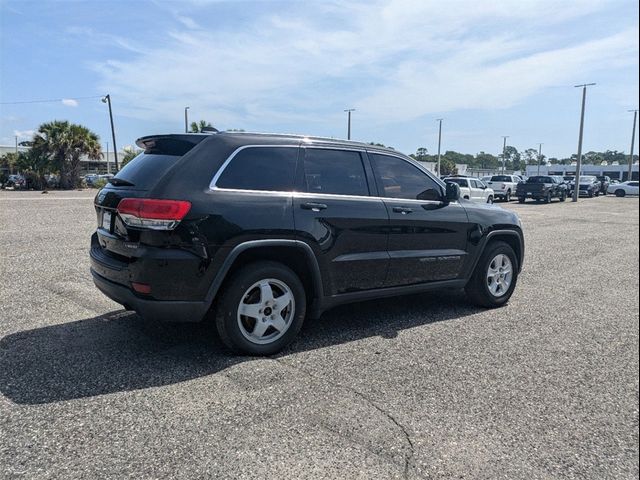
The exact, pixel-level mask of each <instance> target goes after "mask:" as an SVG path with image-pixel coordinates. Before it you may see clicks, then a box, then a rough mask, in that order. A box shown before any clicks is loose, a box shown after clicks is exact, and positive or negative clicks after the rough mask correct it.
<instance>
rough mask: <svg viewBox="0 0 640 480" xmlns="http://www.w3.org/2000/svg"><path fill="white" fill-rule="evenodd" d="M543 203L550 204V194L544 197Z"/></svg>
mask: <svg viewBox="0 0 640 480" xmlns="http://www.w3.org/2000/svg"><path fill="white" fill-rule="evenodd" d="M544 203H551V192H549V193H547V196H546V197H544Z"/></svg>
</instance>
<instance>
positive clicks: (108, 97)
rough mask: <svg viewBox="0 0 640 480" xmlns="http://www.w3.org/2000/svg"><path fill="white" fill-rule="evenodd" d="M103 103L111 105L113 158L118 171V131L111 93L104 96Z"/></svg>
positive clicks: (110, 119)
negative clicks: (114, 118) (115, 125)
mask: <svg viewBox="0 0 640 480" xmlns="http://www.w3.org/2000/svg"><path fill="white" fill-rule="evenodd" d="M102 103H106V104H108V105H109V121H110V122H111V140H113V159H114V160H115V167H116V172H117V171H118V147H116V131H115V129H114V128H113V112H112V111H111V95H109V94H107V95H105V96H104V97H102Z"/></svg>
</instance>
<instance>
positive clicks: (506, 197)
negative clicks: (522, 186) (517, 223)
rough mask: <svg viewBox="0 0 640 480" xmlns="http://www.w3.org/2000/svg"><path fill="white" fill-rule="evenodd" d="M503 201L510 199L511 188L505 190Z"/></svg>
mask: <svg viewBox="0 0 640 480" xmlns="http://www.w3.org/2000/svg"><path fill="white" fill-rule="evenodd" d="M504 201H505V202H510V201H511V190H509V191H507V194H506V195H505V196H504Z"/></svg>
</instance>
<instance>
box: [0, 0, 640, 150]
mask: <svg viewBox="0 0 640 480" xmlns="http://www.w3.org/2000/svg"><path fill="white" fill-rule="evenodd" d="M0 68H1V70H0V72H1V77H0V102H2V103H3V104H2V105H0V144H13V142H14V135H20V136H21V139H26V137H28V136H29V134H30V132H31V131H33V130H34V129H36V128H37V126H38V125H39V124H40V123H42V122H45V121H49V120H52V119H66V120H70V121H72V122H76V123H82V124H84V125H86V126H88V127H89V128H91V129H92V130H94V131H95V132H96V133H98V134H99V135H100V137H101V141H102V143H103V145H104V143H105V142H107V141H110V130H109V123H108V115H107V110H106V106H105V105H104V104H103V103H101V102H100V99H99V98H92V99H79V100H71V99H74V98H78V97H91V96H99V95H102V94H105V93H110V94H111V96H112V98H113V108H114V115H115V123H116V133H117V141H118V144H119V147H122V146H124V145H128V144H132V143H133V142H134V141H135V139H136V138H137V137H140V136H143V135H147V134H151V133H160V132H179V131H181V130H182V129H183V128H184V120H183V118H184V117H183V115H184V110H183V109H184V107H185V106H189V107H190V111H189V114H190V119H191V120H198V119H206V120H208V121H211V122H212V123H213V124H214V125H215V126H216V127H218V128H220V129H229V128H243V129H245V130H251V131H266V132H293V133H303V134H313V135H323V136H333V137H345V136H346V114H345V113H343V110H344V109H345V108H355V109H356V111H355V112H354V114H353V127H352V132H353V133H352V138H353V139H355V140H362V141H375V142H381V143H384V144H386V145H392V146H394V147H395V148H397V149H399V150H401V151H403V152H405V153H412V152H414V151H415V150H416V148H418V147H421V146H425V147H426V148H427V149H428V150H429V151H430V152H434V151H435V150H436V149H437V122H436V119H437V118H440V117H443V118H444V123H443V149H444V150H457V151H461V152H464V153H477V152H479V151H485V152H489V153H494V154H496V153H498V151H499V150H501V147H502V139H501V138H500V136H501V135H509V136H510V139H509V144H511V145H514V146H515V147H517V148H518V149H520V150H523V149H525V148H530V147H533V148H537V144H538V142H543V143H544V145H543V152H544V153H546V154H547V155H548V156H558V157H563V156H568V155H570V154H572V153H575V151H576V147H577V145H576V144H577V136H578V135H577V134H578V122H579V113H580V98H581V97H580V95H581V92H580V91H579V89H576V88H573V85H574V84H578V83H584V82H597V85H596V86H595V87H593V88H592V89H590V90H589V92H588V96H587V119H586V125H585V141H584V142H585V143H584V148H585V150H586V151H588V150H604V149H617V150H624V151H626V152H628V151H629V146H630V140H631V122H632V114H630V113H627V110H629V109H631V108H637V107H638V83H639V80H638V2H637V1H635V0H611V1H608V0H584V1H564V2H562V1H558V0H553V1H551V0H539V1H526V0H503V1H485V2H482V1H477V0H449V1H446V2H445V1H444V0H439V1H394V0H380V1H368V2H361V1H325V2H320V1H242V0H237V1H215V0H212V1H209V0H192V1H188V0H184V1H180V2H178V1H175V2H166V1H151V2H145V1H141V0H137V1H114V2H107V1H84V2H81V1H48V2H40V1H19V2H13V1H6V0H1V1H0ZM38 99H67V100H65V101H64V102H62V101H57V102H50V103H29V104H6V103H7V102H17V101H30V100H38Z"/></svg>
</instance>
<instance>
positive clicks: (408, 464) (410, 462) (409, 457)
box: [268, 357, 417, 479]
mask: <svg viewBox="0 0 640 480" xmlns="http://www.w3.org/2000/svg"><path fill="white" fill-rule="evenodd" d="M268 358H269V359H270V360H273V361H274V362H276V363H278V364H280V365H282V366H284V367H287V368H289V369H291V370H295V371H298V372H300V373H303V374H304V375H306V376H307V377H309V378H311V379H313V380H318V381H323V382H325V383H328V384H329V385H331V386H334V387H337V388H341V389H343V390H347V391H349V392H351V393H352V394H354V395H355V396H356V397H358V398H360V399H362V400H364V402H365V403H367V405H370V406H371V407H373V408H374V409H375V410H377V411H378V412H379V413H381V414H382V415H383V416H385V417H386V418H387V419H388V420H389V421H390V422H391V423H393V424H394V425H395V426H396V427H397V428H398V429H399V430H400V431H401V432H402V435H403V436H404V438H405V440H406V442H407V445H408V446H409V454H405V455H404V469H403V477H404V478H405V479H408V478H409V471H410V469H411V468H412V467H414V466H415V447H414V445H413V441H412V440H411V436H410V435H409V432H408V431H407V429H406V428H405V427H404V426H403V425H402V424H401V423H400V422H398V420H397V419H396V418H395V417H394V416H393V415H391V414H390V413H389V412H387V411H386V410H384V409H383V408H382V407H380V406H379V405H378V404H377V403H375V402H374V401H373V400H371V399H370V398H369V397H367V396H366V395H364V394H363V393H362V392H360V391H358V390H356V389H355V388H353V387H350V386H348V385H343V384H341V383H336V382H330V381H327V380H326V379H321V378H319V377H317V376H316V375H314V374H313V373H311V372H309V371H307V370H305V369H304V368H300V367H296V366H294V365H289V364H287V363H286V362H284V361H282V360H281V359H279V358H275V357H268ZM394 463H395V462H394ZM413 473H414V475H417V472H416V471H415V468H414V472H413Z"/></svg>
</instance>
